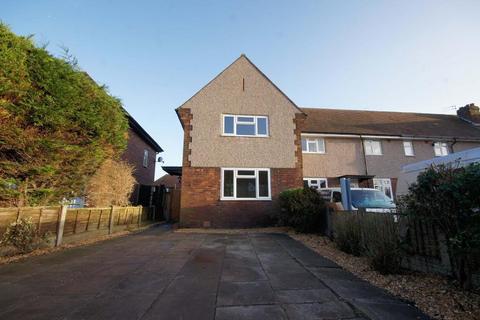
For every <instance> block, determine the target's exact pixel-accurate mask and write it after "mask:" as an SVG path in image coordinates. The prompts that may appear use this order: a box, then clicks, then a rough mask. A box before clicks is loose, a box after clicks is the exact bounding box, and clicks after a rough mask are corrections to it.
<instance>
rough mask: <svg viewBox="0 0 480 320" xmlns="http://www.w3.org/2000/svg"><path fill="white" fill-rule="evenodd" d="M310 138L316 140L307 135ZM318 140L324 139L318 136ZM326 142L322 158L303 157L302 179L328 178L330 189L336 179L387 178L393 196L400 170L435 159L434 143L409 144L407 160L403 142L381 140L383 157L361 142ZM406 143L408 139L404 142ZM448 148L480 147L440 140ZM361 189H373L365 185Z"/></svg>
mask: <svg viewBox="0 0 480 320" xmlns="http://www.w3.org/2000/svg"><path fill="white" fill-rule="evenodd" d="M309 137H316V136H315V135H313V136H312V135H310V136H309ZM318 137H323V136H322V135H318ZM323 138H324V141H325V153H324V154H314V153H313V154H312V153H304V154H303V175H304V177H312V178H313V177H317V178H327V181H328V186H329V187H338V186H339V183H340V182H339V179H338V177H339V176H342V175H366V174H368V175H374V176H375V178H389V179H390V180H391V182H392V189H393V192H394V194H395V193H396V181H397V179H398V177H399V176H400V173H401V168H402V167H403V166H404V165H407V164H409V163H414V162H418V161H422V160H427V159H431V158H433V157H435V153H434V148H433V145H432V144H433V142H434V141H433V140H409V141H412V143H413V150H414V156H406V155H405V152H404V148H403V140H399V139H387V138H381V137H379V138H378V139H374V140H379V141H380V142H381V147H382V155H367V156H365V159H364V150H363V147H362V142H361V139H360V138H344V137H323ZM407 140H408V139H407ZM443 141H446V142H447V143H448V145H449V149H450V150H449V151H450V152H459V151H462V150H466V149H471V148H475V147H478V146H479V143H476V142H464V141H457V142H454V141H453V140H451V141H449V140H443ZM366 183H369V184H364V185H362V186H363V187H372V186H373V183H372V182H371V181H367V182H366Z"/></svg>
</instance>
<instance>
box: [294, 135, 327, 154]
mask: <svg viewBox="0 0 480 320" xmlns="http://www.w3.org/2000/svg"><path fill="white" fill-rule="evenodd" d="M301 140H305V142H306V148H307V150H303V141H300V143H301V146H302V153H313V154H325V153H327V148H326V145H325V138H322V137H313V138H308V137H302V139H301ZM320 141H322V143H321V144H320ZM310 142H315V144H316V146H317V151H310V147H309V143H310ZM320 145H322V150H320Z"/></svg>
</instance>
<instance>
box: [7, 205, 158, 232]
mask: <svg viewBox="0 0 480 320" xmlns="http://www.w3.org/2000/svg"><path fill="white" fill-rule="evenodd" d="M150 210H151V208H147V207H114V208H113V211H112V208H111V207H103V208H79V209H78V208H69V209H67V212H66V217H65V224H64V227H63V235H65V236H69V235H74V234H79V233H84V232H88V231H96V230H108V229H109V225H110V215H111V213H112V214H113V217H112V221H113V225H115V226H128V225H131V224H133V225H138V224H141V223H142V222H145V221H147V220H149V218H150ZM60 211H61V207H60V206H58V207H22V208H0V239H1V237H2V236H3V234H4V233H5V231H6V229H7V227H8V226H9V225H10V224H11V223H12V222H15V221H17V220H19V219H21V218H30V219H31V220H32V222H33V223H34V224H35V225H36V227H37V230H38V231H39V233H40V234H41V235H43V234H45V233H47V232H49V233H50V234H52V235H56V232H57V227H58V222H59V220H58V219H59V215H60Z"/></svg>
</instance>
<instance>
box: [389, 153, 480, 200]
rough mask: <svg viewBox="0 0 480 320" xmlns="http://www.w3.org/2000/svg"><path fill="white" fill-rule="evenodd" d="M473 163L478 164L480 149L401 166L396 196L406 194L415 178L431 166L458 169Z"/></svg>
mask: <svg viewBox="0 0 480 320" xmlns="http://www.w3.org/2000/svg"><path fill="white" fill-rule="evenodd" d="M475 162H480V148H474V149H468V150H465V151H460V152H455V153H452V154H449V155H446V156H443V157H436V158H433V159H429V160H424V161H420V162H415V163H411V164H408V165H406V166H403V167H402V172H401V173H400V176H399V177H398V182H397V196H400V195H405V194H407V193H408V187H409V186H410V185H411V184H412V183H414V182H416V181H417V176H418V175H419V174H420V173H421V172H423V171H425V170H426V169H428V168H430V166H432V165H437V166H438V165H451V166H454V167H457V168H460V167H465V166H467V165H468V164H470V163H475Z"/></svg>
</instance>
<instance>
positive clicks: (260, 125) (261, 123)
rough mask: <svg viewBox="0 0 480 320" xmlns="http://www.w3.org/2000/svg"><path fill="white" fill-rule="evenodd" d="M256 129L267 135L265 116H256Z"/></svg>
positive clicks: (259, 132)
mask: <svg viewBox="0 0 480 320" xmlns="http://www.w3.org/2000/svg"><path fill="white" fill-rule="evenodd" d="M257 131H258V134H263V135H267V134H268V130H267V118H257Z"/></svg>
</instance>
